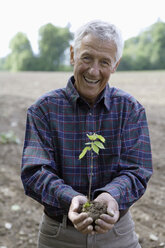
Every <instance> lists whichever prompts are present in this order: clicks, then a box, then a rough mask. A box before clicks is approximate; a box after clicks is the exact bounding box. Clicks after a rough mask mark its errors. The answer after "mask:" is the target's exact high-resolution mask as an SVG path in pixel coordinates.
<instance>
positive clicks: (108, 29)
mask: <svg viewBox="0 0 165 248" xmlns="http://www.w3.org/2000/svg"><path fill="white" fill-rule="evenodd" d="M88 34H93V35H95V36H96V37H98V38H100V39H102V40H105V41H113V42H114V43H115V45H116V56H115V59H116V61H115V62H118V61H119V59H120V58H121V56H122V52H123V47H124V41H123V38H122V35H121V32H120V30H119V29H118V28H117V27H116V26H115V25H113V24H111V23H108V22H104V21H101V20H94V21H90V22H88V23H86V24H85V25H83V26H82V27H80V28H79V29H78V30H77V31H76V33H75V38H74V54H75V55H76V52H77V49H79V48H80V46H81V40H82V39H83V38H84V37H85V36H86V35H88Z"/></svg>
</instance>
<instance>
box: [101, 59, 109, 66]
mask: <svg viewBox="0 0 165 248" xmlns="http://www.w3.org/2000/svg"><path fill="white" fill-rule="evenodd" d="M101 63H102V65H104V66H110V65H111V62H110V61H107V60H102V61H101Z"/></svg>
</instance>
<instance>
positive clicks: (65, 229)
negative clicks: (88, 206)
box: [38, 212, 141, 248]
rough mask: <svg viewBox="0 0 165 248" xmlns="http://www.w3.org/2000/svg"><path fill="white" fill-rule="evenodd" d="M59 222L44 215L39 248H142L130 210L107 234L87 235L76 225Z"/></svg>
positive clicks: (64, 219) (64, 220)
mask: <svg viewBox="0 0 165 248" xmlns="http://www.w3.org/2000/svg"><path fill="white" fill-rule="evenodd" d="M66 219H67V217H66V216H65V217H64V218H63V223H58V222H56V221H55V220H53V219H51V218H49V217H48V216H47V215H45V214H44V215H43V218H42V221H41V225H40V230H39V238H38V248H141V246H140V244H139V242H138V239H137V236H136V233H135V231H134V222H133V220H132V218H131V215H130V212H127V214H125V215H124V216H123V217H122V218H121V219H120V220H119V221H118V222H117V223H116V224H115V225H114V227H113V229H112V230H110V231H109V232H107V233H105V234H96V235H85V234H82V233H80V232H78V231H77V230H76V229H75V228H74V227H72V226H69V225H67V224H66Z"/></svg>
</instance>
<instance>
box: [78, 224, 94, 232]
mask: <svg viewBox="0 0 165 248" xmlns="http://www.w3.org/2000/svg"><path fill="white" fill-rule="evenodd" d="M81 232H82V233H83V234H94V231H93V226H92V225H89V226H87V227H86V228H84V229H83V230H81Z"/></svg>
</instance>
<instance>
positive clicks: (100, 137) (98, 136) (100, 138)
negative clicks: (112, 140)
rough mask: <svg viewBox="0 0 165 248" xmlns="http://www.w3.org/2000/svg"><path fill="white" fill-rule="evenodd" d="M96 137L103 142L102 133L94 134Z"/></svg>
mask: <svg viewBox="0 0 165 248" xmlns="http://www.w3.org/2000/svg"><path fill="white" fill-rule="evenodd" d="M96 138H97V139H99V140H101V141H102V142H103V143H105V138H104V137H103V136H102V135H99V134H96Z"/></svg>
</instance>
